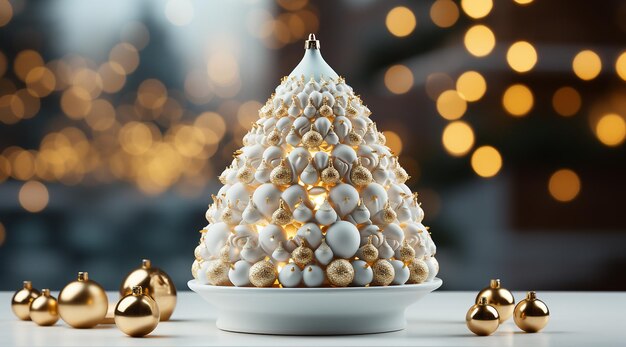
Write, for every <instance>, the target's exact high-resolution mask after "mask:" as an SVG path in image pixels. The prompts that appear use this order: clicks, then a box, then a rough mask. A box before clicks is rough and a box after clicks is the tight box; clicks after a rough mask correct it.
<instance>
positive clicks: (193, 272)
mask: <svg viewBox="0 0 626 347" xmlns="http://www.w3.org/2000/svg"><path fill="white" fill-rule="evenodd" d="M201 265H202V260H197V259H196V260H194V261H193V263H192V264H191V275H192V276H193V278H195V279H198V271H200V266H201Z"/></svg>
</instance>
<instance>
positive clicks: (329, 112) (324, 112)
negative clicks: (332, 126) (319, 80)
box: [320, 96, 333, 117]
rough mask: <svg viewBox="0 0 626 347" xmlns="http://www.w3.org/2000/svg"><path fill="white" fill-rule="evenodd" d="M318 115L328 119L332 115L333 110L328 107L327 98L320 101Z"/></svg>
mask: <svg viewBox="0 0 626 347" xmlns="http://www.w3.org/2000/svg"><path fill="white" fill-rule="evenodd" d="M320 114H321V115H322V116H324V117H330V116H332V115H333V109H332V108H331V107H330V106H328V97H327V96H325V97H324V98H323V99H322V107H320Z"/></svg>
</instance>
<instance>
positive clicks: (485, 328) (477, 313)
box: [465, 297, 500, 336]
mask: <svg viewBox="0 0 626 347" xmlns="http://www.w3.org/2000/svg"><path fill="white" fill-rule="evenodd" d="M465 323H466V324H467V327H468V328H469V330H471V331H472V332H473V333H474V334H476V335H479V336H487V335H491V334H493V333H494V332H495V331H496V330H497V329H498V326H499V325H500V316H499V314H498V310H496V309H495V307H493V306H491V305H489V304H487V298H485V297H482V298H480V300H479V301H478V303H477V304H476V305H474V306H472V307H470V309H469V310H468V311H467V314H466V315H465Z"/></svg>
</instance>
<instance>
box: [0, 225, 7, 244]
mask: <svg viewBox="0 0 626 347" xmlns="http://www.w3.org/2000/svg"><path fill="white" fill-rule="evenodd" d="M6 236H7V232H6V229H5V228H4V225H3V224H2V223H0V246H2V245H3V244H4V240H6Z"/></svg>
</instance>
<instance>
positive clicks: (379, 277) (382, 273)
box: [372, 259, 395, 286]
mask: <svg viewBox="0 0 626 347" xmlns="http://www.w3.org/2000/svg"><path fill="white" fill-rule="evenodd" d="M372 271H373V272H374V279H373V280H372V285H375V286H388V285H389V284H390V283H391V282H392V281H393V278H394V276H395V271H394V270H393V265H391V263H390V262H388V261H387V260H385V259H379V260H377V261H376V262H375V263H374V265H372Z"/></svg>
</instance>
